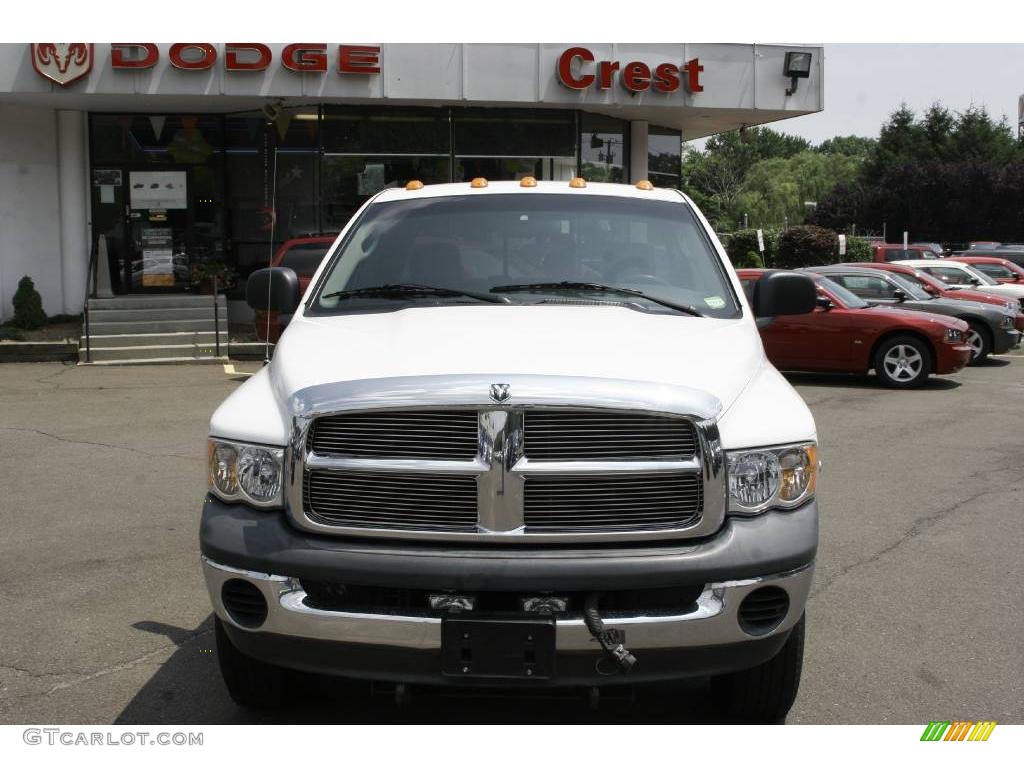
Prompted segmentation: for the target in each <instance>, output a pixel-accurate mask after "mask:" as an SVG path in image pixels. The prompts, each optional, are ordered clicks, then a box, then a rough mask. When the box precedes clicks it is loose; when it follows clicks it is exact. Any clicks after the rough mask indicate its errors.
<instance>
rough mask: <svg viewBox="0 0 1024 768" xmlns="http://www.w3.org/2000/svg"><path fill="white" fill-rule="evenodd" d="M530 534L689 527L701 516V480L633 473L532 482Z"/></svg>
mask: <svg viewBox="0 0 1024 768" xmlns="http://www.w3.org/2000/svg"><path fill="white" fill-rule="evenodd" d="M524 489H525V490H524V502H523V513H524V514H523V518H524V522H525V523H526V532H527V533H579V532H587V531H657V530H671V529H675V528H684V527H686V526H689V525H692V524H693V523H695V522H696V521H697V519H698V518H699V517H700V513H701V507H702V504H703V490H704V489H703V485H702V483H701V478H700V476H699V475H696V474H693V473H675V472H650V473H639V472H629V473H623V474H617V475H601V476H594V475H558V476H552V477H546V476H536V477H528V478H527V479H526V482H525V486H524Z"/></svg>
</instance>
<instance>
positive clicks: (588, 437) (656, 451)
mask: <svg viewBox="0 0 1024 768" xmlns="http://www.w3.org/2000/svg"><path fill="white" fill-rule="evenodd" d="M523 440H524V446H523V452H524V453H525V454H526V457H527V458H528V459H530V460H531V461H585V460H588V459H589V460H608V459H611V460H629V459H661V458H665V459H668V458H672V459H688V458H691V457H693V455H694V454H695V453H696V451H697V435H696V432H695V430H694V428H693V424H691V423H690V422H689V421H687V420H685V419H680V418H669V417H665V416H652V415H649V414H642V413H614V412H602V411H545V410H538V411H528V412H527V413H526V414H524V417H523Z"/></svg>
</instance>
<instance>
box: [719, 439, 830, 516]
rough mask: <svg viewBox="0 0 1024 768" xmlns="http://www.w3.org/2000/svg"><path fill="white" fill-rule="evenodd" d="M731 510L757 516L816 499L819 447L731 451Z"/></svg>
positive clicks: (729, 458)
mask: <svg viewBox="0 0 1024 768" xmlns="http://www.w3.org/2000/svg"><path fill="white" fill-rule="evenodd" d="M726 455H727V458H728V471H729V511H730V512H733V513H738V514H741V515H756V514H758V513H759V512H763V511H764V510H766V509H769V508H771V507H781V508H782V509H792V508H793V507H796V506H799V505H800V504H803V503H804V502H805V501H807V500H808V499H810V498H812V497H813V496H814V487H815V484H816V483H817V478H818V447H817V445H815V444H814V443H802V444H800V445H786V446H780V447H778V448H758V449H756V450H749V451H729V452H728V453H727V454H726Z"/></svg>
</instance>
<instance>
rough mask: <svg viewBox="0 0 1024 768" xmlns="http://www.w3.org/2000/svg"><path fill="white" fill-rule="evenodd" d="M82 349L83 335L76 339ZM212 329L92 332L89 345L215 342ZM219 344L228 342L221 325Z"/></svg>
mask: <svg viewBox="0 0 1024 768" xmlns="http://www.w3.org/2000/svg"><path fill="white" fill-rule="evenodd" d="M78 343H79V345H80V346H81V347H82V349H83V350H84V349H85V336H82V337H81V338H79V340H78ZM215 343H216V340H215V338H214V333H213V331H209V332H207V331H203V332H195V331H182V332H180V333H118V334H108V335H105V336H97V335H96V334H92V336H90V338H89V345H90V346H91V347H92V348H93V349H104V348H110V347H115V348H116V347H158V346H179V345H181V344H206V345H212V344H215ZM220 343H221V346H222V347H223V345H225V344H227V343H228V332H227V330H226V329H225V328H224V327H223V326H221V329H220Z"/></svg>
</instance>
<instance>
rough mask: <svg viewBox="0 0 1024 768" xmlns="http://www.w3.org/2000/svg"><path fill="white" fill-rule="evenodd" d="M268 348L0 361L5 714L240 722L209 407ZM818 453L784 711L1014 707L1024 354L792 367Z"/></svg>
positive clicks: (486, 703)
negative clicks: (900, 364)
mask: <svg viewBox="0 0 1024 768" xmlns="http://www.w3.org/2000/svg"><path fill="white" fill-rule="evenodd" d="M256 366H257V364H255V363H247V364H237V366H236V368H237V371H238V373H229V372H227V371H225V369H224V368H223V367H222V366H219V365H206V366H187V367H159V366H147V367H133V368H116V367H115V368H78V367H74V366H65V365H61V364H44V363H40V364H8V365H4V366H0V486H2V495H0V499H2V501H0V525H2V526H3V531H4V535H3V536H2V537H0V578H2V583H3V588H2V589H0V616H2V620H0V722H3V723H29V722H33V723H35V722H61V723H112V722H113V723H124V724H129V723H147V724H149V723H224V722H227V723H233V722H246V721H251V720H252V719H253V716H252V715H250V714H247V713H245V712H242V711H240V710H238V709H237V708H236V707H235V706H234V705H233V704H232V702H231V701H230V699H229V698H228V696H227V693H226V691H225V689H224V687H223V685H222V683H221V680H220V676H219V673H218V670H217V664H216V659H215V656H214V654H213V652H212V651H213V632H212V623H211V615H210V609H209V603H208V601H207V596H206V592H205V588H204V586H203V581H202V576H201V573H200V569H199V566H198V549H197V547H198V544H197V530H198V520H199V509H200V502H201V500H202V498H203V495H204V490H205V469H204V455H205V454H204V451H205V436H206V423H207V419H208V417H209V414H210V413H211V412H212V411H213V409H214V408H215V406H216V405H217V404H218V403H219V402H220V401H221V400H222V399H223V398H224V397H225V396H226V395H227V394H228V393H229V392H231V391H232V390H233V389H234V388H235V387H237V386H238V385H239V383H240V382H241V381H243V380H244V378H245V376H244V372H245V371H252V370H255V368H256ZM791 381H792V382H793V383H794V385H795V386H796V387H797V389H798V390H799V391H800V393H801V394H802V395H803V397H804V398H805V399H806V400H807V402H808V404H809V405H810V406H811V408H812V409H813V411H814V414H815V416H816V418H817V423H818V430H819V437H820V441H821V453H822V456H823V460H824V462H825V469H824V474H823V477H822V479H821V483H820V486H819V488H820V490H819V494H818V498H819V503H820V507H821V510H822V515H823V517H822V521H821V548H820V551H819V557H818V567H817V574H816V577H815V584H814V588H813V592H812V597H811V600H810V604H809V608H808V635H807V652H806V656H805V662H804V677H803V683H802V685H801V690H800V695H799V698H798V700H797V704H796V706H795V708H794V709H793V711H792V712H791V714H790V717H789V720H788V722H791V723H927V722H928V721H929V720H935V719H968V720H981V719H988V720H996V721H998V722H1000V723H1007V722H1009V723H1022V722H1024V697H1022V696H1021V691H1022V690H1024V661H1022V656H1021V650H1020V649H1021V641H1020V638H1021V637H1022V636H1024V589H1022V588H1021V584H1022V583H1024V558H1022V557H1021V552H1022V551H1024V526H1022V525H1021V514H1022V500H1024V406H1022V403H1024V355H1021V354H1017V355H1016V356H1003V357H999V358H994V359H993V360H991V361H990V362H989V363H988V364H987V365H985V366H982V367H978V368H970V369H967V370H965V371H963V372H961V373H960V374H957V375H955V376H950V377H944V378H942V379H940V380H935V379H933V380H932V381H931V382H930V383H929V385H928V386H927V387H926V388H925V389H923V390H917V391H891V390H884V389H880V388H878V387H877V386H876V385H875V383H874V380H873V379H868V378H863V377H825V376H809V375H794V376H792V377H791ZM706 694H707V691H706V688H705V686H703V685H702V684H699V683H696V684H688V685H685V686H671V687H667V688H664V689H645V690H640V691H636V692H633V694H632V695H621V696H618V697H615V698H613V699H611V700H609V701H606V702H604V703H603V704H602V706H601V707H600V708H599V709H598V710H597V711H596V712H592V711H590V710H589V709H588V707H587V706H586V703H585V700H584V699H583V697H582V696H580V695H577V694H575V693H573V694H571V695H567V696H566V697H559V698H554V699H551V698H530V699H524V698H511V699H510V698H499V697H481V696H479V695H474V696H443V697H440V696H438V695H436V694H433V693H431V692H429V691H428V692H419V691H417V692H416V693H415V695H414V697H413V700H412V702H411V703H410V704H409V705H407V706H404V707H397V706H396V705H395V704H394V701H393V697H391V696H389V695H388V692H387V691H386V690H373V691H371V690H369V688H368V686H363V685H356V684H346V683H337V682H335V681H330V680H323V679H316V678H311V679H307V680H304V681H303V684H302V695H301V696H300V700H301V703H300V704H298V705H297V706H296V707H295V708H293V709H290V710H287V711H284V712H280V713H276V714H274V715H267V716H261V719H263V720H265V721H286V722H339V723H354V722H377V723H388V722H496V723H506V722H524V723H529V722H588V721H596V722H637V723H674V722H680V723H687V722H698V723H699V722H708V721H709V719H711V718H712V717H713V716H712V715H711V714H710V713H709V710H708V706H707V705H706Z"/></svg>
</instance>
